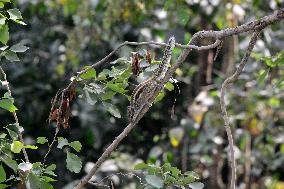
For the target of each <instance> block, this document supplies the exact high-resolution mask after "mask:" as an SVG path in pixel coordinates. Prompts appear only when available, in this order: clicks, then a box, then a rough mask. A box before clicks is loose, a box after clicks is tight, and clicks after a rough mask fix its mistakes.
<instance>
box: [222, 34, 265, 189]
mask: <svg viewBox="0 0 284 189" xmlns="http://www.w3.org/2000/svg"><path fill="white" fill-rule="evenodd" d="M258 35H259V31H257V32H254V33H253V35H252V38H251V40H250V42H249V45H248V48H247V50H246V53H245V55H244V57H243V59H242V60H241V63H240V65H239V66H238V68H237V70H236V71H235V73H234V74H233V75H232V76H230V77H228V78H227V79H226V80H225V81H224V83H223V84H222V87H221V95H220V105H221V112H222V117H223V120H224V125H225V130H226V133H227V137H228V141H229V151H230V156H229V157H230V158H229V162H230V166H231V184H230V189H235V183H236V160H235V154H234V140H233V135H232V131H231V128H230V120H229V116H228V113H227V110H226V104H225V90H226V89H227V88H228V86H229V84H231V83H233V82H234V81H236V80H237V79H238V77H239V75H240V74H241V73H242V71H243V69H244V67H245V65H246V63H247V61H248V58H249V57H250V54H251V51H252V49H253V47H254V45H255V43H256V41H257V38H258Z"/></svg>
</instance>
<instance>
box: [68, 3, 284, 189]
mask: <svg viewBox="0 0 284 189" xmlns="http://www.w3.org/2000/svg"><path fill="white" fill-rule="evenodd" d="M283 18H284V9H283V8H282V9H280V10H278V11H275V12H274V13H273V14H272V15H269V16H265V17H263V18H261V19H260V20H256V21H253V22H249V23H246V24H243V25H241V26H238V27H235V28H228V29H224V30H221V31H201V32H197V33H196V34H194V35H193V37H192V39H191V41H190V42H189V44H188V45H180V44H177V47H179V48H184V50H183V51H182V53H181V54H180V56H179V57H178V59H177V60H176V62H175V64H173V65H172V66H171V67H170V68H169V70H168V71H167V73H166V75H165V77H164V79H163V80H162V81H161V83H160V84H159V85H158V86H157V87H156V90H154V91H153V93H152V95H151V98H150V99H149V103H151V102H153V101H154V99H155V97H156V96H157V95H158V94H159V92H160V91H161V90H162V88H163V87H164V85H165V83H166V82H167V81H168V80H169V79H170V77H171V76H172V75H173V74H174V72H175V70H176V69H177V68H178V67H179V66H180V65H181V64H182V63H183V62H184V60H185V59H186V58H187V56H188V54H189V52H190V51H191V49H197V50H207V49H212V48H215V47H217V46H218V45H219V44H220V40H221V39H222V38H224V37H228V36H231V35H236V34H240V33H245V32H248V31H258V30H260V29H263V28H264V27H266V26H268V25H270V24H272V23H274V22H277V21H279V20H281V19H283ZM256 33H257V34H258V32H256ZM255 35H256V34H254V35H253V36H255ZM256 36H257V35H256ZM205 38H215V39H216V41H215V43H214V44H211V45H208V46H201V47H198V46H196V44H197V42H198V40H199V39H205ZM256 38H257V37H253V38H252V40H253V39H255V40H256ZM150 44H155V45H160V46H164V45H165V43H156V42H141V43H136V42H128V41H126V42H124V43H122V44H120V45H119V46H118V47H117V48H115V49H114V50H113V51H112V52H111V53H110V54H109V55H107V56H106V57H105V58H103V59H102V60H100V61H98V62H97V63H95V64H93V65H91V66H90V68H88V69H85V70H83V71H80V72H77V76H80V75H81V74H83V73H85V72H87V71H88V70H89V69H91V68H95V67H97V66H99V65H101V64H103V63H104V62H105V61H106V60H107V59H108V58H110V57H111V56H112V55H113V54H115V53H116V51H118V50H119V49H120V48H121V47H123V46H125V45H150ZM196 47H198V48H196ZM252 47H253V46H252ZM248 50H249V49H248ZM249 54H250V53H249ZM249 54H248V56H249ZM248 56H247V58H248ZM245 57H246V56H245ZM245 57H244V59H243V60H244V61H242V62H246V61H247V58H245ZM236 76H237V77H238V74H236ZM236 76H233V78H232V79H234V78H235V77H236ZM237 77H236V78H237ZM228 79H229V78H228ZM232 79H229V80H227V81H225V82H226V83H228V84H229V83H230V81H233V80H232ZM225 82H224V83H225ZM71 83H72V82H71ZM228 84H226V85H228ZM226 85H225V87H226ZM69 86H70V84H69V85H68V87H69ZM68 87H67V88H68ZM224 89H225V88H224V87H222V91H223V93H224ZM221 93H222V92H221ZM223 95H224V94H223ZM223 100H224V99H223ZM148 110H149V107H148V106H147V105H145V106H144V107H142V108H141V110H140V113H138V115H137V116H136V118H134V120H135V121H134V122H133V123H130V124H129V125H128V126H127V127H126V128H125V129H124V130H123V132H122V133H121V134H120V135H119V136H118V137H116V138H115V140H114V141H113V142H112V143H111V144H110V146H109V147H108V148H107V149H106V150H105V151H104V153H103V154H102V155H101V157H100V158H99V159H98V160H97V162H96V163H95V165H94V167H93V168H92V169H91V171H90V172H89V173H87V175H86V176H85V177H83V178H82V179H81V180H80V182H79V183H78V184H77V185H76V186H75V187H74V189H81V188H82V187H83V186H84V185H85V184H87V183H88V181H89V180H90V179H91V178H92V176H93V175H94V174H95V173H96V171H97V169H98V168H99V167H100V165H101V164H102V163H103V162H104V161H105V160H106V158H107V157H108V156H109V155H110V154H111V152H112V151H113V150H114V149H115V148H116V147H117V146H118V145H119V143H120V141H121V140H122V139H124V138H125V137H126V136H127V135H128V134H129V133H130V131H131V130H132V129H133V128H134V127H135V125H136V124H137V123H138V121H139V120H140V119H141V118H142V117H143V116H144V114H145V113H146V112H147V111H148ZM225 110H226V109H225ZM226 121H227V120H226ZM225 129H226V132H227V135H228V138H230V139H229V142H230V141H231V142H232V143H230V147H232V146H233V138H232V137H231V136H232V134H231V129H230V127H229V126H227V127H226V126H225ZM230 155H231V159H233V158H232V157H233V156H234V154H233V153H231V154H230ZM232 168H233V169H232V173H234V174H233V175H235V166H232ZM234 188H235V177H234V176H233V177H232V179H231V189H234Z"/></svg>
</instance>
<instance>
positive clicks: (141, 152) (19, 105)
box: [0, 0, 284, 189]
mask: <svg viewBox="0 0 284 189" xmlns="http://www.w3.org/2000/svg"><path fill="white" fill-rule="evenodd" d="M6 2H8V0H7V1H6V0H5V1H0V7H1V9H2V10H3V11H2V12H1V15H0V16H1V18H0V25H1V27H0V42H1V43H2V44H3V46H2V47H1V48H0V50H1V53H0V54H1V57H2V61H1V63H0V64H1V65H3V66H5V70H7V76H8V79H9V82H10V85H11V89H12V91H13V97H11V96H10V95H8V93H6V92H7V91H6V88H5V86H6V84H7V83H5V82H4V81H3V80H2V77H1V83H0V84H1V85H2V86H3V88H2V87H1V89H0V92H1V98H0V107H1V110H0V117H1V118H0V120H1V121H0V122H1V123H0V124H1V128H2V129H1V134H0V140H1V162H2V165H1V167H0V187H3V188H4V187H7V188H9V187H11V186H15V185H16V184H18V183H19V180H17V179H16V178H17V177H19V172H20V171H19V170H21V172H23V175H24V177H25V178H26V179H25V183H26V184H27V186H28V187H30V188H39V187H42V188H52V187H54V188H63V187H64V186H66V185H67V184H68V183H71V182H72V181H74V180H75V179H78V178H80V176H82V174H83V173H82V172H83V171H81V169H82V168H84V169H82V170H87V165H88V164H89V163H91V162H89V161H93V160H95V159H97V157H99V155H100V154H101V153H102V151H103V150H104V148H105V146H106V145H107V144H109V143H110V142H111V141H112V140H113V139H114V137H115V136H116V135H117V134H118V133H120V132H121V131H122V129H123V128H124V127H125V125H126V106H127V105H128V104H129V96H130V95H131V92H132V89H133V88H134V85H132V84H136V80H138V82H140V81H141V80H144V79H146V78H148V77H150V76H151V74H152V72H153V70H155V68H157V64H159V60H160V57H161V52H162V51H161V50H160V49H158V48H157V47H156V46H153V47H152V46H151V55H152V59H153V61H152V65H148V64H147V62H146V61H144V59H145V57H144V54H145V50H143V49H142V50H141V49H139V48H140V47H137V48H136V47H132V46H126V47H124V48H122V49H121V50H120V51H118V52H117V53H116V54H115V55H114V57H113V58H111V59H110V60H109V61H107V63H106V65H102V66H100V67H99V68H96V69H90V70H89V71H88V72H87V73H86V74H83V75H81V77H79V78H73V79H76V80H78V82H79V85H78V87H77V89H76V90H77V91H76V92H77V94H79V98H78V99H76V100H75V102H74V103H73V105H72V115H73V116H72V117H71V118H70V125H71V128H70V129H67V130H65V131H61V132H60V133H59V134H60V136H62V137H61V138H60V137H56V138H55V139H57V140H56V141H55V143H56V144H55V145H54V146H55V147H56V146H57V147H58V148H51V153H50V155H49V156H48V158H47V160H46V162H45V163H43V162H42V160H43V156H44V155H45V154H46V152H47V151H48V149H49V146H50V145H51V143H52V141H51V140H50V138H53V137H54V124H51V125H50V126H47V122H46V120H47V117H48V111H49V109H50V104H49V102H50V100H51V99H52V97H54V95H55V94H56V92H57V91H58V89H61V88H62V87H63V86H65V84H66V83H67V82H68V80H69V78H70V77H71V75H73V74H74V73H76V72H77V71H78V70H84V69H86V68H88V67H87V65H91V64H92V63H94V62H96V61H97V60H100V59H101V58H103V57H104V56H105V55H106V54H108V53H109V52H110V51H111V50H113V49H114V48H115V47H116V46H118V45H119V44H120V43H121V42H123V41H126V40H127V41H151V40H154V41H165V40H166V39H167V36H169V35H172V34H175V36H176V37H177V40H178V42H179V43H181V44H186V43H187V42H188V41H189V39H190V33H191V34H193V33H195V32H196V31H199V30H204V29H206V30H207V29H214V30H215V29H223V28H226V27H234V26H236V25H238V24H239V23H244V22H246V21H249V20H252V18H253V17H254V18H255V17H256V18H257V17H262V16H264V15H267V14H270V13H271V12H272V11H273V10H275V9H278V8H279V7H283V6H282V5H281V2H282V1H271V2H270V1H267V2H266V1H232V2H227V1H180V0H179V1H172V0H167V1H165V3H162V2H161V1H157V0H155V1H148V2H147V3H145V2H142V1H132V0H130V1H123V0H118V1H89V0H86V1H80V0H50V1H22V0H18V1H14V2H13V3H6ZM4 5H5V6H4ZM14 7H18V9H15V8H14ZM19 10H21V13H20V12H19ZM244 13H245V14H244ZM23 18H24V20H23ZM24 22H25V23H27V26H25V23H24ZM18 23H19V24H20V25H18ZM282 31H283V24H282V23H280V24H275V25H273V26H272V27H271V30H270V29H268V30H265V33H264V35H263V36H262V37H261V39H260V40H259V41H258V42H259V43H258V45H257V46H256V49H255V55H254V56H253V58H254V59H253V60H252V59H251V60H250V61H249V64H248V66H247V68H246V69H245V71H244V73H242V75H241V79H240V80H239V81H238V82H237V83H236V84H234V85H233V86H232V87H231V89H230V91H231V92H229V93H228V95H227V96H226V98H227V100H228V102H230V103H229V107H228V110H229V114H230V117H231V119H232V124H233V130H234V133H235V134H234V138H235V140H236V147H235V148H236V153H237V162H238V165H239V167H238V180H239V183H240V184H244V182H245V181H244V179H243V178H245V177H246V174H247V173H246V172H247V170H246V169H245V165H247V164H246V163H247V162H250V161H249V160H251V162H252V165H251V169H250V172H251V174H250V179H251V180H250V182H251V184H252V185H254V186H256V187H265V188H271V189H272V188H281V187H283V176H282V175H283V161H284V160H283V149H284V145H283V144H284V142H283V134H282V133H283V129H282V127H281V125H283V118H282V117H283V111H282V110H283V103H282V101H283V95H282V92H281V91H283V74H284V73H283V53H282V51H280V50H281V47H282V46H283V42H282V40H281V39H282V38H283V32H282ZM19 41H21V42H19ZM245 41H247V38H245V37H240V38H239V41H238V42H239V43H240V45H239V46H238V43H237V44H235V46H237V49H238V48H239V47H240V51H239V52H238V51H234V52H235V53H236V54H235V56H233V55H232V56H231V57H234V58H233V60H234V61H233V63H234V65H235V64H236V63H237V61H238V59H239V55H240V56H241V55H242V54H243V48H242V47H243V46H244V44H245ZM28 48H30V49H31V50H29V51H27V49H28ZM228 49H233V46H229V47H224V48H223V49H222V52H221V54H220V55H219V57H218V58H217V60H216V61H214V64H213V73H212V77H213V80H212V83H210V85H208V86H210V87H212V86H213V89H210V90H208V91H207V93H206V94H205V93H202V92H203V91H202V90H203V88H202V87H201V86H200V85H199V80H200V79H199V78H202V77H201V76H199V73H201V72H202V70H204V68H202V67H200V62H198V60H199V59H200V55H199V54H198V53H196V52H195V51H194V52H192V53H191V54H190V56H189V58H188V59H187V60H186V61H185V63H184V64H183V65H182V67H180V68H179V69H178V70H177V72H176V78H175V79H176V80H177V81H178V87H177V86H176V85H174V82H173V83H168V84H167V85H166V86H165V88H166V90H165V91H163V93H161V94H160V95H159V97H158V98H157V99H156V101H159V100H161V99H162V98H163V99H166V100H163V101H160V102H159V103H156V104H155V105H153V107H151V110H150V112H149V113H147V115H146V116H145V118H144V119H142V120H141V122H140V124H139V127H137V128H136V129H135V130H134V131H133V133H131V134H130V135H129V136H128V137H127V139H126V141H125V142H124V143H123V144H122V145H121V146H120V147H119V148H118V151H122V150H123V151H127V152H129V153H130V155H129V156H127V158H126V157H125V156H123V155H120V156H119V157H117V158H116V159H113V160H115V162H119V163H120V164H121V162H124V163H125V162H128V163H125V164H123V165H125V166H118V167H119V169H118V170H117V169H115V171H105V170H103V169H102V170H100V171H99V172H98V174H97V177H98V178H103V177H105V176H106V175H109V174H111V173H113V172H114V173H116V172H117V171H119V170H125V169H127V170H126V171H130V170H129V169H130V167H132V164H131V161H130V159H131V158H132V159H134V160H133V161H134V162H135V160H137V158H138V157H139V158H142V159H143V160H145V162H149V163H148V164H146V165H147V166H149V167H156V168H157V169H159V170H160V172H159V173H157V174H149V172H148V171H147V169H143V170H144V172H143V173H145V175H144V176H146V175H148V176H147V179H146V182H148V185H152V186H153V184H154V186H161V183H163V185H164V186H168V185H169V183H168V181H167V179H165V175H164V174H165V173H166V172H163V169H162V167H163V166H164V165H163V166H158V165H160V164H161V162H169V163H170V165H171V169H175V168H174V167H173V166H177V167H179V168H180V169H182V170H183V172H184V173H183V174H181V173H180V175H181V176H183V178H186V176H187V175H186V174H185V173H186V171H187V170H194V171H195V172H196V173H197V174H198V175H200V179H201V182H202V183H204V184H205V185H206V187H207V186H208V188H219V187H220V185H218V186H216V183H217V181H218V182H219V181H220V180H221V183H222V182H223V184H226V183H227V176H228V170H227V166H228V165H227V163H226V162H227V153H226V147H227V141H226V137H225V135H224V129H223V127H222V126H223V122H222V121H221V119H220V111H219V100H218V95H219V92H218V90H217V89H218V88H220V86H221V82H222V81H223V79H224V76H225V73H224V72H223V71H222V70H223V67H224V60H225V58H224V57H225V54H226V53H228ZM131 52H141V54H142V57H141V63H142V65H141V67H142V70H141V73H140V75H139V76H138V79H137V78H135V77H133V76H131V75H132V74H131V71H132V70H131V63H132V58H131ZM143 52H144V54H143ZM23 53H24V54H23ZM179 53H180V50H179V49H175V51H174V57H173V60H175V58H176V57H177V56H178V55H179ZM201 56H203V57H206V58H208V57H210V56H208V57H207V56H205V55H204V54H202V55H201ZM223 58H224V60H223ZM10 61H15V63H11V62H10ZM110 62H112V63H111V64H110V66H107V64H109V63H110ZM204 62H205V61H204ZM233 67H234V66H233ZM211 84H212V85H211ZM214 87H215V88H214ZM178 88H179V89H178ZM179 90H180V93H179V92H178V91H179ZM200 94H202V95H201V98H197V97H198V96H199V95H200ZM204 94H205V95H204ZM175 98H176V103H175V105H174V109H175V113H174V114H171V116H169V113H168V112H172V109H173V108H172V106H173V102H174V99H175ZM107 112H108V113H107ZM13 113H17V114H18V116H19V120H20V125H17V124H11V123H13V116H12V114H13ZM110 115H111V116H110ZM2 118H3V119H2ZM119 118H121V119H119ZM23 127H24V128H25V131H24V134H25V138H26V139H27V141H28V142H29V143H27V144H23V143H22V142H21V141H20V139H19V138H18V134H17V133H18V132H19V131H21V132H22V131H23ZM29 139H30V140H29ZM69 141H73V142H69ZM78 141H81V142H82V144H81V143H79V142H78ZM250 144H251V145H250ZM36 147H37V149H35V148H36ZM185 148H186V149H188V151H184V149H185ZM23 149H27V152H28V154H31V156H32V158H31V162H35V163H28V162H24V163H23V161H22V160H21V159H23ZM80 150H81V151H80ZM249 151H250V155H248V153H249ZM15 152H19V153H15ZM59 152H60V153H59ZM62 152H63V153H62ZM78 153H80V155H79V154H78ZM81 154H84V159H82V160H81V159H79V156H81ZM248 156H249V157H250V158H248ZM185 157H186V158H187V164H186V165H187V166H186V167H184V165H182V163H181V162H182V161H185V160H184V159H186V158H185ZM117 159H119V160H120V161H118V160H117ZM63 160H65V161H63ZM40 161H41V163H39V162H40ZM55 164H56V165H55ZM133 164H134V163H133ZM153 164H154V165H153ZM166 164H167V163H166ZM107 167H108V166H107V165H104V166H103V168H107ZM110 168H112V167H111V166H110ZM66 169H68V170H70V171H69V172H66ZM184 169H185V170H184ZM109 170H111V169H109ZM79 171H81V173H80V174H76V175H75V174H74V173H77V172H79ZM212 172H213V173H216V174H212ZM62 173H64V174H62ZM222 173H223V174H222ZM169 174H170V176H172V175H171V174H172V173H171V171H170V173H169ZM13 175H14V177H13ZM58 175H60V179H59V176H58ZM61 175H64V176H61ZM153 175H154V176H153ZM166 175H168V174H166ZM224 175H225V176H224ZM157 177H158V178H157ZM181 178H182V177H181ZM209 178H210V179H209ZM211 178H213V179H211ZM56 180H57V181H56ZM153 180H154V181H153ZM212 180H213V181H212ZM166 181H167V182H166ZM153 182H155V183H153ZM156 182H158V183H156ZM174 182H176V183H177V184H178V183H181V182H182V179H181V180H180V179H176V178H175V179H174ZM133 183H135V184H136V185H135V186H137V185H139V183H136V182H135V181H133V180H130V181H127V182H123V181H121V180H119V182H118V183H116V184H117V185H118V188H123V187H126V188H127V187H128V188H131V186H130V185H131V184H133ZM151 183H152V184H151ZM217 184H218V183H217ZM51 185H52V186H51ZM200 186H202V184H200V183H199V182H190V186H189V187H192V188H194V187H197V188H198V187H200ZM220 188H221V187H220Z"/></svg>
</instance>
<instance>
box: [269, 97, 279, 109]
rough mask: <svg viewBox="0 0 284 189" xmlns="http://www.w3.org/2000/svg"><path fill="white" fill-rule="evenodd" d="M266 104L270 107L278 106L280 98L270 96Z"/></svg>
mask: <svg viewBox="0 0 284 189" xmlns="http://www.w3.org/2000/svg"><path fill="white" fill-rule="evenodd" d="M268 104H269V105H270V106H272V107H275V108H277V107H279V106H280V100H279V99H278V98H270V99H269V101H268Z"/></svg>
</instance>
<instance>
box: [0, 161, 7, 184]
mask: <svg viewBox="0 0 284 189" xmlns="http://www.w3.org/2000/svg"><path fill="white" fill-rule="evenodd" d="M5 180H6V172H5V170H4V168H3V165H2V164H1V165H0V183H1V182H4V181H5Z"/></svg>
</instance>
